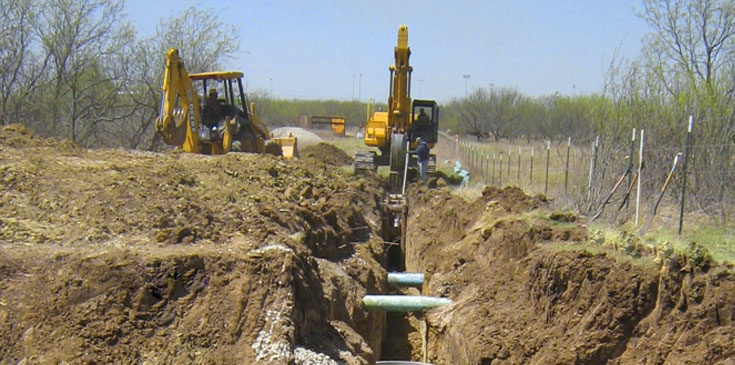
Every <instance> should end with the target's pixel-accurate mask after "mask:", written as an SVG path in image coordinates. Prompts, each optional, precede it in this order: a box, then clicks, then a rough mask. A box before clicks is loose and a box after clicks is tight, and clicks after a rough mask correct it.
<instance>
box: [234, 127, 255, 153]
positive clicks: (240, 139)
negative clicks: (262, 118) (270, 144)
mask: <svg viewBox="0 0 735 365" xmlns="http://www.w3.org/2000/svg"><path fill="white" fill-rule="evenodd" d="M230 151H232V152H258V142H257V139H256V138H255V133H253V129H252V127H251V126H250V125H248V124H243V125H242V126H241V127H240V131H239V132H237V134H236V135H235V138H233V140H232V147H231V148H230Z"/></svg>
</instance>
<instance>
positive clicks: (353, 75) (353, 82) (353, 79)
mask: <svg viewBox="0 0 735 365" xmlns="http://www.w3.org/2000/svg"><path fill="white" fill-rule="evenodd" d="M355 76H356V75H355V74H352V100H355Z"/></svg>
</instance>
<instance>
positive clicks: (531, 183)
mask: <svg viewBox="0 0 735 365" xmlns="http://www.w3.org/2000/svg"><path fill="white" fill-rule="evenodd" d="M534 152H535V151H534V148H533V147H531V165H530V170H531V172H529V173H528V184H529V185H530V186H533V155H534Z"/></svg>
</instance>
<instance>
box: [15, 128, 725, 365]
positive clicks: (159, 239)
mask: <svg viewBox="0 0 735 365" xmlns="http://www.w3.org/2000/svg"><path fill="white" fill-rule="evenodd" d="M300 152H301V155H300V156H301V157H300V159H296V160H284V159H282V158H277V157H274V156H270V155H255V154H238V153H232V154H228V155H225V156H201V155H195V154H188V153H178V152H173V153H166V154H155V153H143V152H134V151H124V150H109V149H107V150H87V149H82V148H79V147H77V146H75V145H74V144H73V143H70V142H68V141H65V140H56V139H40V138H37V137H34V136H33V135H32V134H31V133H30V132H28V131H27V130H26V129H25V128H23V127H20V126H7V127H3V128H2V130H0V181H2V183H3V184H2V186H1V187H0V364H16V363H22V364H35V363H38V364H47V363H74V364H108V363H136V364H256V363H257V364H329V365H331V364H371V363H374V362H375V361H376V360H378V359H394V360H424V358H425V359H426V360H427V361H429V362H432V363H436V364H606V363H607V364H641V363H644V364H732V363H735V361H734V359H735V327H733V321H735V299H734V298H733V293H735V277H733V274H732V273H731V271H732V267H724V266H716V265H714V264H712V263H711V261H698V260H692V259H688V258H685V257H683V256H680V255H674V256H671V257H669V258H664V259H663V260H660V261H654V260H652V259H650V258H646V257H644V258H643V259H638V260H632V259H630V258H629V257H628V258H626V257H624V256H622V257H621V256H620V255H615V253H614V252H613V253H610V252H607V251H604V250H598V252H600V253H595V254H593V253H590V251H589V250H584V249H580V247H586V246H582V245H576V244H577V243H584V242H587V241H588V240H589V238H588V233H587V231H586V228H585V227H584V226H583V225H582V224H583V222H578V221H575V219H574V218H575V217H574V216H573V215H571V214H569V213H566V212H554V211H552V210H551V209H550V204H549V202H548V201H547V200H546V198H545V197H543V196H534V197H531V196H527V195H525V194H524V193H523V192H522V191H521V190H519V189H517V188H505V189H496V188H486V189H485V190H484V191H483V193H482V196H481V197H480V198H478V199H477V200H475V201H473V202H468V201H466V200H465V199H463V198H462V197H459V196H457V195H454V194H452V193H451V192H450V189H449V188H447V187H442V186H443V185H445V184H434V185H432V186H433V188H427V187H424V186H419V185H417V184H412V185H410V187H409V194H408V201H409V203H410V208H409V213H410V215H409V221H408V253H407V262H406V264H407V269H408V270H409V271H418V272H424V273H425V274H426V282H425V283H424V286H423V288H422V289H421V293H419V291H418V290H416V289H402V290H395V289H389V288H388V287H387V286H386V284H385V277H386V271H385V269H384V267H385V264H386V259H385V256H386V252H385V248H384V245H383V242H382V240H381V239H380V236H379V232H380V227H379V222H380V217H379V211H380V206H379V204H380V201H381V199H382V197H383V194H385V183H384V182H383V181H381V180H380V179H378V178H377V177H375V176H373V175H366V176H363V177H358V178H356V177H354V176H352V175H351V173H350V172H349V171H348V170H349V169H345V168H343V167H342V165H344V164H346V163H350V162H351V159H350V157H349V156H347V155H346V154H344V153H343V152H341V151H340V150H338V149H336V148H334V147H333V146H331V145H328V144H317V145H314V146H309V147H306V148H303V149H301V151H300ZM640 251H641V250H638V251H636V252H640ZM643 251H645V250H643ZM592 252H594V251H592ZM368 293H369V294H378V293H403V294H408V295H417V294H423V295H434V296H441V297H448V298H451V299H452V300H453V303H452V304H451V305H449V306H446V307H443V308H438V309H434V310H431V311H427V312H425V313H417V314H411V315H402V314H389V315H388V316H386V315H385V314H380V313H374V312H367V311H365V309H364V308H362V305H361V298H362V296H363V295H365V294H368Z"/></svg>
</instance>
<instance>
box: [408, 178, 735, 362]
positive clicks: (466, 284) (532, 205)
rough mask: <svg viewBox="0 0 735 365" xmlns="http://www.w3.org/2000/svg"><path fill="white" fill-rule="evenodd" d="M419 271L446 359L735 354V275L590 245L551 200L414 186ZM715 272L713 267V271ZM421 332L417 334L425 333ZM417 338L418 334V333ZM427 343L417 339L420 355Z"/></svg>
mask: <svg viewBox="0 0 735 365" xmlns="http://www.w3.org/2000/svg"><path fill="white" fill-rule="evenodd" d="M410 201H411V208H412V209H411V211H410V217H409V227H410V228H409V252H408V262H407V266H408V270H409V271H421V272H425V273H426V274H427V281H426V282H425V284H424V289H423V290H424V293H423V294H425V295H436V296H445V297H449V298H452V299H453V300H454V303H453V304H452V305H450V306H448V307H444V308H441V309H437V310H433V311H430V312H428V313H427V314H426V316H425V317H426V321H427V323H428V327H429V330H428V335H427V337H428V359H429V361H431V362H434V363H437V364H527V363H536V364H605V363H612V364H618V363H620V364H640V363H665V362H666V363H671V362H673V363H698V364H699V363H720V362H722V361H732V359H733V358H735V347H733V345H732V344H733V343H735V342H733V340H734V339H735V327H733V325H732V323H733V320H735V299H733V298H732V296H731V295H728V294H726V293H732V292H733V290H735V278H734V277H733V275H732V274H731V273H730V272H729V270H727V269H726V268H722V267H720V268H707V267H703V266H697V265H692V264H691V261H688V260H687V259H685V258H683V257H681V256H675V257H673V258H672V259H669V260H666V261H664V262H663V264H662V265H660V266H659V265H657V264H655V263H654V261H653V260H648V261H645V260H639V261H633V260H631V259H630V258H624V257H623V258H621V257H616V256H615V255H613V254H606V253H599V254H592V253H589V252H587V251H585V250H580V248H579V247H581V246H579V245H576V244H577V243H579V242H583V241H585V240H586V239H587V237H586V236H587V233H586V230H585V229H584V228H583V227H582V226H581V225H579V223H573V221H574V219H571V217H568V214H561V216H564V218H565V219H555V220H554V219H551V218H550V216H554V217H557V218H558V216H560V214H553V213H552V212H549V211H548V204H547V202H546V199H545V198H544V197H543V196H537V197H529V196H526V195H525V194H523V193H522V192H521V191H520V190H518V189H515V188H506V189H495V188H489V189H486V190H485V191H484V192H483V196H482V197H481V198H479V199H477V200H476V201H475V202H472V203H468V202H466V201H465V200H463V199H462V198H459V197H457V196H454V195H452V194H450V193H449V191H448V190H446V189H440V190H427V189H425V188H423V187H417V186H415V185H414V186H412V187H411V190H410ZM707 269H708V271H705V270H707ZM418 331H419V329H418V328H417V329H416V330H415V332H418ZM409 338H415V336H409ZM418 346H420V343H416V342H415V341H414V342H412V343H411V344H410V347H411V348H412V349H411V351H414V352H415V349H416V348H417V347H418Z"/></svg>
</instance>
